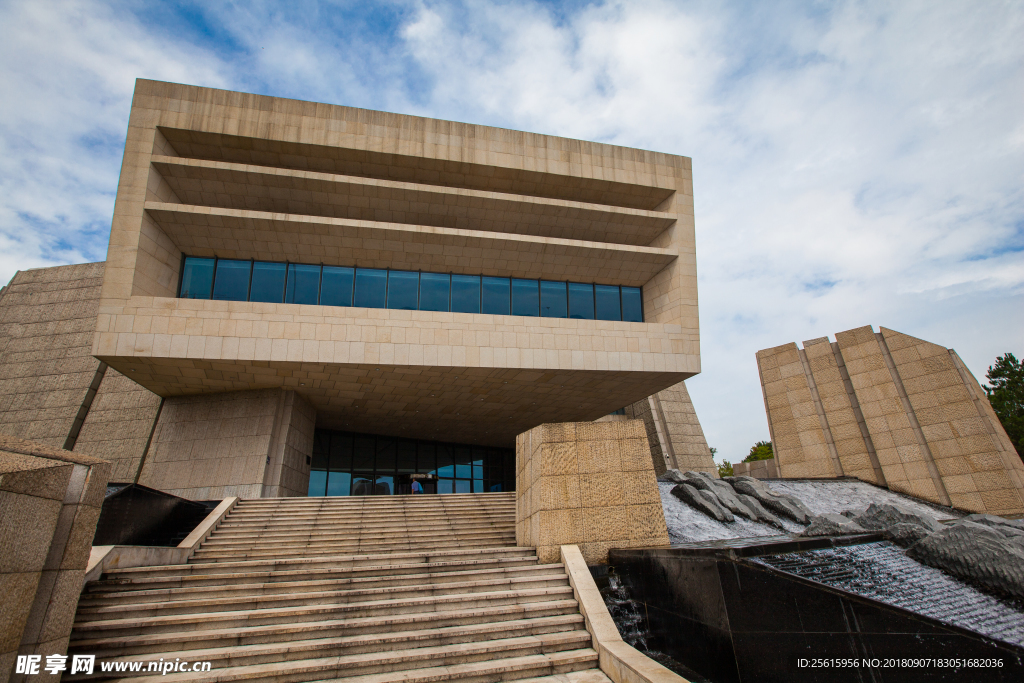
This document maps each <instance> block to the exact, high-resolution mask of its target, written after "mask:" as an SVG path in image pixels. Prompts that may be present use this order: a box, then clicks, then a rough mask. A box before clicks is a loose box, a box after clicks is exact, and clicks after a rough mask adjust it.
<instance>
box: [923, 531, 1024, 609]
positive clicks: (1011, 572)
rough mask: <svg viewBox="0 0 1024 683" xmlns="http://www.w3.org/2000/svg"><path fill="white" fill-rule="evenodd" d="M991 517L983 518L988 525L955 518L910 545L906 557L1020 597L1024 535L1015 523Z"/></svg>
mask: <svg viewBox="0 0 1024 683" xmlns="http://www.w3.org/2000/svg"><path fill="white" fill-rule="evenodd" d="M973 516H974V515H972V517H973ZM998 519H999V518H993V520H998ZM993 520H987V521H988V522H989V523H988V524H979V523H978V522H976V521H972V520H970V519H969V518H968V519H961V520H958V521H957V522H955V523H953V524H951V525H950V526H948V527H945V528H944V529H942V530H940V531H935V532H932V533H930V534H928V535H927V536H926V537H924V538H923V539H921V540H920V541H918V542H917V543H915V544H914V545H912V546H910V548H908V549H907V556H908V557H911V558H913V559H915V560H917V561H918V562H920V563H922V564H926V565H929V566H931V567H936V568H938V569H941V570H943V571H945V572H947V573H949V574H952V575H953V576H955V577H957V578H960V579H964V580H965V581H970V582H972V583H976V584H978V585H980V586H982V587H984V588H987V589H989V590H991V591H994V592H996V593H999V594H1002V595H1008V596H1010V597H1014V598H1018V599H1022V598H1024V536H1022V535H1021V534H1019V531H1020V529H1019V528H1017V527H1016V526H1015V525H1013V524H1000V523H999V522H998V521H993ZM1004 521H1008V520H1004Z"/></svg>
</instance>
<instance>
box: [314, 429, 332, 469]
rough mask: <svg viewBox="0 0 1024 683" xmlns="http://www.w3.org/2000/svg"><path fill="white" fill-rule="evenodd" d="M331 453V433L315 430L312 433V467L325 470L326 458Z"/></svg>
mask: <svg viewBox="0 0 1024 683" xmlns="http://www.w3.org/2000/svg"><path fill="white" fill-rule="evenodd" d="M330 453H331V433H330V432H323V431H321V432H315V433H314V435H313V458H312V461H313V462H312V465H311V466H312V468H313V469H314V470H326V469H327V458H328V457H329V456H330Z"/></svg>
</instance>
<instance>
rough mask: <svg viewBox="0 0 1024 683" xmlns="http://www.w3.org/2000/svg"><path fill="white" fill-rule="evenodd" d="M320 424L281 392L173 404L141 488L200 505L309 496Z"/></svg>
mask: <svg viewBox="0 0 1024 683" xmlns="http://www.w3.org/2000/svg"><path fill="white" fill-rule="evenodd" d="M315 422H316V413H315V411H314V410H313V407H312V406H311V405H310V404H309V402H307V401H306V400H305V399H303V398H302V397H301V396H299V395H298V394H296V393H295V392H294V391H285V390H282V389H261V390H254V391H235V392H227V393H222V394H214V395H201V396H176V397H173V398H169V399H167V400H166V401H165V402H164V407H163V410H162V411H161V413H160V420H159V422H158V423H157V427H156V430H155V431H154V433H153V443H152V445H151V446H150V450H149V454H148V456H147V458H146V462H145V464H144V465H143V467H142V474H141V476H140V477H139V483H141V484H144V485H146V486H151V487H153V488H156V489H160V490H161V491H166V492H168V493H173V494H174V495H176V496H181V497H183V498H190V499H193V500H214V499H220V498H225V497H227V496H238V497H240V498H276V497H281V496H305V495H306V491H307V487H308V485H309V468H310V464H309V462H308V461H307V455H308V454H309V453H311V452H312V450H313V426H314V423H315Z"/></svg>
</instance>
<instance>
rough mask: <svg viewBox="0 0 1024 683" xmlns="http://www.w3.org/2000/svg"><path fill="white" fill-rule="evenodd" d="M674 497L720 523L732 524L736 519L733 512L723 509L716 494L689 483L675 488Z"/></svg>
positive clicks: (673, 490)
mask: <svg viewBox="0 0 1024 683" xmlns="http://www.w3.org/2000/svg"><path fill="white" fill-rule="evenodd" d="M672 495H673V496H675V497H676V498H678V499H679V500H681V501H683V502H684V503H686V504H687V505H689V506H690V507H692V508H696V509H697V510H700V511H701V512H703V513H704V514H705V515H707V516H708V517H711V518H712V519H717V520H718V521H719V522H732V521H734V520H735V519H736V518H735V517H733V516H732V513H731V512H729V511H728V510H726V509H725V508H724V507H722V504H721V503H720V502H719V501H718V498H717V497H716V496H715V494H714V493H712V492H711V491H702V490H700V489H698V488H696V487H695V486H693V485H692V484H690V483H688V482H684V483H682V484H677V485H676V486H674V487H673V488H672Z"/></svg>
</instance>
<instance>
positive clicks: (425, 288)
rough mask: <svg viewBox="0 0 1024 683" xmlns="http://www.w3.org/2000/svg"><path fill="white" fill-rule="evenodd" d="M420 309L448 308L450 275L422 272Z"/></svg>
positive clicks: (439, 309) (435, 309)
mask: <svg viewBox="0 0 1024 683" xmlns="http://www.w3.org/2000/svg"><path fill="white" fill-rule="evenodd" d="M420 310H421V311H447V310H448V275H447V274H446V273H420Z"/></svg>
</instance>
